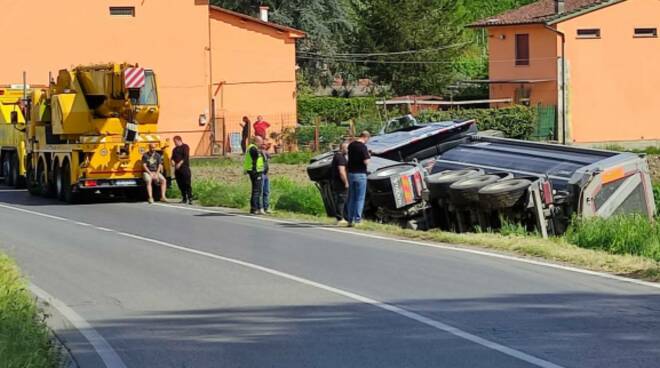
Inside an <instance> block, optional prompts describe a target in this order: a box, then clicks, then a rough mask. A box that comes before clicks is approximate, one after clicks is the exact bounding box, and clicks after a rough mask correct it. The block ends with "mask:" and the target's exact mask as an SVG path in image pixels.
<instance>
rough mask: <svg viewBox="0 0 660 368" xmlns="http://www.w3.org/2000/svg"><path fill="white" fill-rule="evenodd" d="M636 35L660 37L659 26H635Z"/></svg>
mask: <svg viewBox="0 0 660 368" xmlns="http://www.w3.org/2000/svg"><path fill="white" fill-rule="evenodd" d="M635 37H658V29H657V28H635Z"/></svg>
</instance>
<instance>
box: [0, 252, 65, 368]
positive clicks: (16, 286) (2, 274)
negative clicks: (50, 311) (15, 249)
mask: <svg viewBox="0 0 660 368" xmlns="http://www.w3.org/2000/svg"><path fill="white" fill-rule="evenodd" d="M0 366H2V367H44V368H48V367H53V368H54V367H58V366H59V352H58V351H57V349H56V348H55V347H54V345H53V344H52V342H51V340H50V335H49V332H48V329H47V327H46V324H45V323H44V322H43V319H42V318H41V317H40V312H39V310H38V309H37V306H36V304H35V302H34V297H33V296H32V295H31V294H30V292H28V291H27V285H26V283H25V281H24V280H23V279H22V278H21V276H20V274H19V271H18V268H17V267H16V264H14V262H13V261H11V260H10V259H9V258H8V257H7V256H5V255H3V254H0Z"/></svg>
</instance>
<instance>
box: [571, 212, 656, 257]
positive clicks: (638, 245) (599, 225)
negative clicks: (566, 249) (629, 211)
mask: <svg viewBox="0 0 660 368" xmlns="http://www.w3.org/2000/svg"><path fill="white" fill-rule="evenodd" d="M566 239H567V240H568V241H569V242H571V243H573V244H575V245H577V246H578V247H582V248H589V249H600V250H605V251H608V252H610V253H614V254H631V255H636V256H643V257H648V258H651V259H654V260H656V261H660V226H659V225H658V224H657V223H656V222H651V221H649V220H648V219H647V218H646V217H643V216H640V215H624V216H615V217H611V218H608V219H602V218H590V219H575V220H574V221H573V224H572V225H571V227H570V228H569V229H568V232H567V233H566Z"/></svg>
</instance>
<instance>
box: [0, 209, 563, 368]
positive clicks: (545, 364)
mask: <svg viewBox="0 0 660 368" xmlns="http://www.w3.org/2000/svg"><path fill="white" fill-rule="evenodd" d="M173 207H178V206H173ZM0 208H5V209H9V210H12V211H17V212H23V213H27V214H31V215H35V216H41V217H46V218H49V219H54V220H58V221H62V222H66V223H70V224H74V225H78V221H74V220H71V219H68V218H65V217H59V216H53V215H47V214H43V213H41V212H36V211H31V210H26V209H23V208H19V207H13V206H7V205H0ZM88 226H89V227H91V228H94V229H97V230H100V231H106V228H103V227H100V226H96V225H92V224H88ZM112 232H113V233H115V234H117V235H121V236H124V237H127V238H132V239H136V240H140V241H144V242H148V243H152V244H157V245H160V246H163V247H166V248H170V249H176V250H179V251H182V252H186V253H191V254H196V255H199V256H203V257H208V258H212V259H217V260H220V261H224V262H227V263H232V264H235V265H239V266H243V267H245V268H249V269H253V270H257V271H261V272H264V273H267V274H270V275H273V276H278V277H281V278H284V279H287V280H291V281H294V282H298V283H300V284H303V285H307V286H311V287H314V288H317V289H320V290H325V291H327V292H330V293H333V294H335V295H339V296H343V297H345V298H348V299H352V300H355V301H358V302H361V303H364V304H369V305H372V306H374V307H377V308H380V309H383V310H386V311H389V312H392V313H396V314H398V315H400V316H402V317H405V318H408V319H411V320H413V321H417V322H419V323H422V324H424V325H426V326H429V327H432V328H435V329H437V330H440V331H444V332H447V333H449V334H451V335H454V336H456V337H459V338H461V339H464V340H467V341H470V342H473V343H475V344H477V345H481V346H483V347H485V348H488V349H491V350H494V351H497V352H500V353H502V354H505V355H508V356H510V357H512V358H515V359H518V360H521V361H524V362H527V363H529V364H532V365H534V366H537V367H541V368H563V367H562V366H560V365H557V364H555V363H552V362H549V361H546V360H543V359H541V358H537V357H535V356H533V355H530V354H527V353H524V352H522V351H519V350H516V349H513V348H510V347H508V346H505V345H502V344H498V343H496V342H493V341H490V340H487V339H484V338H482V337H479V336H476V335H473V334H471V333H469V332H466V331H463V330H461V329H459V328H456V327H453V326H450V325H448V324H445V323H443V322H440V321H437V320H434V319H431V318H429V317H425V316H423V315H421V314H418V313H415V312H412V311H409V310H407V309H404V308H401V307H397V306H395V305H392V304H387V303H385V302H381V301H379V300H376V299H372V298H369V297H366V296H362V295H359V294H356V293H352V292H350V291H346V290H342V289H338V288H335V287H332V286H329V285H325V284H322V283H319V282H316V281H312V280H309V279H306V278H303V277H299V276H295V275H292V274H289V273H285V272H282V271H278V270H275V269H272V268H268V267H264V266H260V265H257V264H254V263H250V262H246V261H241V260H238V259H234V258H229V257H224V256H221V255H217V254H213V253H209V252H204V251H200V250H196V249H191V248H186V247H183V246H180V245H176V244H172V243H168V242H164V241H161V240H157V239H151V238H147V237H143V236H140V235H135V234H130V233H125V232H122V231H117V230H112ZM99 337H100V336H99ZM92 338H94V336H92ZM90 342H91V340H90ZM108 347H109V345H108ZM95 348H96V347H95ZM97 351H98V350H97ZM108 368H115V366H108Z"/></svg>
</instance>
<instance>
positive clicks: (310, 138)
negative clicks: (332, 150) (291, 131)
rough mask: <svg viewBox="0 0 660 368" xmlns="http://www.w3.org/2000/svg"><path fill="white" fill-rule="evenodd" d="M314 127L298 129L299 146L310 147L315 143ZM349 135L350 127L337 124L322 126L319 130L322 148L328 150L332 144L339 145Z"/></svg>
mask: <svg viewBox="0 0 660 368" xmlns="http://www.w3.org/2000/svg"><path fill="white" fill-rule="evenodd" d="M314 130H315V127H313V126H301V127H298V128H297V129H296V137H297V139H298V144H300V145H309V144H311V143H313V142H314ZM347 134H348V127H345V126H340V125H336V124H322V125H321V127H320V129H319V143H320V146H321V147H320V148H328V147H329V146H330V145H331V144H337V143H339V142H341V140H342V139H343V138H344V136H346V135H347Z"/></svg>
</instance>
